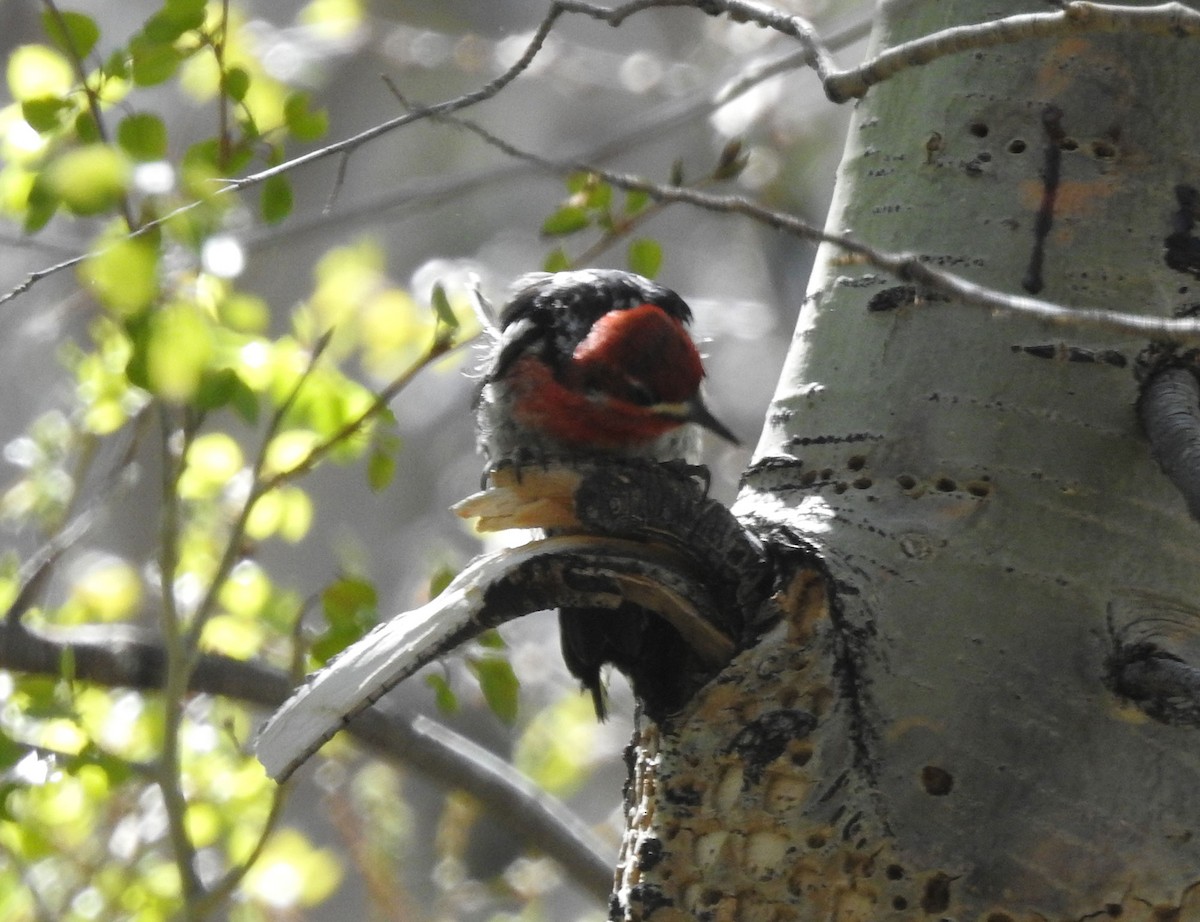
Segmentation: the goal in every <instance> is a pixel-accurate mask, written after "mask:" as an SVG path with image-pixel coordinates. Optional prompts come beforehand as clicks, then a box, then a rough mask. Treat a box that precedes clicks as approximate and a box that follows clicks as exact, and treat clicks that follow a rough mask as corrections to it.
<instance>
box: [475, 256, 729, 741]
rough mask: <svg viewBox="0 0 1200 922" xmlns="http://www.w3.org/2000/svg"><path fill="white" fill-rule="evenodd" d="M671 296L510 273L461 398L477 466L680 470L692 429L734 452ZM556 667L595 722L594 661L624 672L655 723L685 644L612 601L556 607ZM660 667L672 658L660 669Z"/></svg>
mask: <svg viewBox="0 0 1200 922" xmlns="http://www.w3.org/2000/svg"><path fill="white" fill-rule="evenodd" d="M691 320H692V311H691V308H689V307H688V305H687V303H686V302H685V301H684V300H683V299H682V298H681V297H680V296H679V295H678V294H676V293H675V292H674V291H672V290H671V289H669V288H666V287H664V286H662V285H660V284H658V283H656V282H653V281H651V280H649V279H647V278H644V277H642V276H640V275H636V274H634V273H632V272H625V271H621V270H614V269H579V270H573V271H564V272H555V273H546V272H536V273H529V274H527V275H523V276H521V277H520V278H518V279H517V280H516V281H515V282H514V284H513V288H512V293H511V295H510V297H509V299H508V301H507V303H506V304H505V305H504V307H503V308H502V310H501V311H500V313H499V316H498V318H497V321H496V323H495V325H494V329H493V331H492V332H493V336H492V341H491V344H490V347H489V348H488V349H487V352H486V354H485V356H484V358H483V361H482V362H481V367H480V373H479V378H480V385H479V389H478V392H477V395H476V399H475V410H476V423H477V429H478V435H479V446H480V449H481V451H482V453H483V454H484V455H485V457H486V459H487V462H486V463H487V467H486V470H485V475H484V476H485V480H486V478H487V476H488V472H490V471H493V470H496V469H498V468H499V467H500V466H502V465H505V464H514V465H516V466H517V468H518V472H519V469H520V466H522V465H525V464H529V463H542V464H549V463H552V462H557V463H564V464H570V463H571V462H572V461H580V460H582V461H587V460H593V459H598V458H615V459H644V460H651V461H657V462H665V463H674V464H683V465H691V464H694V463H695V461H696V459H697V452H698V448H699V439H698V433H697V432H696V428H697V427H699V428H703V429H707V430H709V431H710V432H712V433H714V434H716V435H717V436H719V437H720V438H722V439H724V440H726V441H728V442H730V443H732V444H734V445H737V444H738V439H737V436H735V435H734V433H733V432H732V430H730V429H729V428H728V427H727V426H725V424H724V423H722V422H720V421H719V420H718V419H717V418H716V417H715V416H714V415H713V413H712V412H711V411H710V410H709V408H708V406H707V405H706V403H705V402H704V398H703V395H702V393H701V382H702V380H703V378H704V376H705V372H704V364H703V360H702V358H701V355H700V352H699V350H698V349H697V347H696V344H695V342H694V341H693V340H692V337H691V336H690V335H689V333H688V330H687V327H688V325H689V324H690V323H691ZM559 624H560V633H561V644H562V654H563V659H564V661H565V663H566V666H567V669H568V671H569V672H570V673H571V674H572V675H573V676H574V677H575V678H576V679H577V680H578V681H579V682H580V684H581V686H582V688H583V689H584V690H585V691H588V692H590V693H591V697H592V703H593V706H594V709H595V711H596V716H597V718H599V719H600V720H604V719H605V717H606V716H607V706H606V698H605V690H604V683H603V679H602V676H601V673H602V669H603V667H604V666H605V665H606V664H611V665H613V666H614V667H616V668H617V669H619V670H620V671H621V672H623V673H625V674H626V675H627V676H628V677H629V678H630V682H631V684H632V686H633V690H634V693H635V695H636V696H637V697H638V699H639V700H640V701H641V703H642V706H643V709H644V710H645V711H646V713H648V714H649V715H650V716H652V717H660V716H662V715H664V714H666V713H668V712H670V711H672V710H675V709H678V707H679V706H680V705H682V704H683V703H684V702H685V701H686V699H687V696H688V694H689V689H688V687H687V685H686V682H685V681H684V679H683V677H682V675H681V673H682V672H683V671H684V669H683V667H684V666H685V665H686V662H685V661H686V657H687V656H688V650H687V648H686V645H683V643H682V639H681V638H679V636H678V634H677V633H676V632H675V630H674V628H672V627H671V626H670V625H668V624H667V623H666V622H665V621H663V620H662V619H661V618H660V617H658V616H655V615H652V614H650V613H648V612H646V611H645V610H643V609H641V608H639V607H637V606H636V605H634V604H632V603H629V602H624V603H622V604H621V605H620V606H619V607H618V608H616V609H611V610H603V611H599V610H597V611H589V610H578V609H562V610H560V612H559ZM671 660H675V661H676V662H674V663H672V662H671Z"/></svg>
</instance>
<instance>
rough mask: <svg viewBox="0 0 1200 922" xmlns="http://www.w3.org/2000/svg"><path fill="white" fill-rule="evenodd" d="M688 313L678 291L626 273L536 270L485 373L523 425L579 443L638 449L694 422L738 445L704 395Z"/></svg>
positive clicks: (509, 311) (507, 316)
mask: <svg viewBox="0 0 1200 922" xmlns="http://www.w3.org/2000/svg"><path fill="white" fill-rule="evenodd" d="M690 319H691V311H690V310H689V309H688V307H687V305H686V304H685V303H684V302H683V300H682V299H681V298H679V296H678V295H676V294H675V293H674V292H672V291H670V290H669V289H666V288H663V287H661V286H659V285H656V284H654V283H653V282H650V281H648V280H646V279H643V278H641V277H639V276H635V275H632V274H630V273H626V272H615V271H601V270H583V271H580V272H569V273H558V274H557V275H552V276H547V275H540V276H532V277H530V280H529V282H528V283H527V285H526V287H525V288H523V289H522V290H521V291H520V292H519V293H518V294H517V296H516V297H514V299H513V301H512V302H511V303H510V304H509V305H508V307H507V308H506V309H505V311H504V313H503V314H502V316H501V324H502V337H501V342H500V346H499V348H498V349H497V351H496V354H495V356H494V358H493V367H492V368H491V370H490V371H489V373H488V379H489V381H496V382H500V385H501V386H502V387H504V388H505V389H506V392H507V394H508V396H509V397H510V398H511V402H510V403H509V404H508V412H510V413H511V415H512V418H513V420H514V422H516V423H517V424H518V425H519V426H520V427H521V428H522V429H524V430H525V431H526V432H529V433H530V434H531V435H532V436H534V437H540V438H544V439H548V440H549V441H551V442H555V443H559V444H561V445H564V446H566V447H567V448H570V449H573V450H583V451H593V450H596V451H604V452H622V453H638V452H639V451H640V450H641V449H642V448H643V447H644V446H650V445H651V444H652V443H654V442H655V441H656V440H657V439H659V438H660V437H662V436H664V435H666V434H667V433H669V432H671V431H672V430H674V429H677V428H678V427H679V426H681V425H683V424H684V423H689V422H692V423H696V424H698V425H700V426H704V427H705V428H708V429H710V430H711V431H713V432H715V433H717V434H718V435H720V436H721V437H722V438H725V439H728V440H729V441H731V442H734V443H735V444H736V442H737V439H736V438H735V436H734V435H733V433H732V432H730V431H729V430H728V429H727V428H726V427H725V426H723V425H722V424H721V423H720V422H719V421H718V420H717V419H716V418H715V417H714V416H713V415H712V414H711V413H710V412H709V411H708V409H707V407H705V405H704V403H703V401H702V400H701V397H700V381H701V379H702V378H703V377H704V366H703V364H702V362H701V360H700V353H699V352H698V351H697V349H696V346H695V344H694V343H693V342H692V339H691V337H690V336H689V335H688V332H687V330H686V328H685V326H684V324H685V323H686V322H687V321H688V320H690ZM543 447H546V446H543Z"/></svg>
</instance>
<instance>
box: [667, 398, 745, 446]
mask: <svg viewBox="0 0 1200 922" xmlns="http://www.w3.org/2000/svg"><path fill="white" fill-rule="evenodd" d="M648 409H650V410H651V411H653V412H655V413H657V414H658V415H660V416H670V417H672V418H674V419H677V420H679V421H680V422H685V423H695V424H696V425H697V426H703V427H704V428H705V429H707V430H708V431H709V432H715V433H716V434H717V435H719V436H720V437H721V438H723V439H724V440H725V441H727V442H729V443H730V444H732V445H741V444H742V442H741V440H740V439H739V438H738V437H737V436H736V435H734V434H733V432H731V431H730V429H729V428H728V427H727V426H726V425H725V424H724V423H723V422H721V421H720V420H719V419H717V418H716V417H715V416H713V415H712V411H711V410H709V408H708V407H706V406H705V405H704V400H703V398H701V396H700V395H699V394H697V395H696V396H695V397H693V398H692V399H691V400H687V401H684V402H682V403H659V404H655V405H654V406H652V407H649V408H648Z"/></svg>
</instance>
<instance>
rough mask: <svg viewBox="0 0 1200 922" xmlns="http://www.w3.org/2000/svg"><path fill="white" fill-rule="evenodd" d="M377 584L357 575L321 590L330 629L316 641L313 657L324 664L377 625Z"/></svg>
mask: <svg viewBox="0 0 1200 922" xmlns="http://www.w3.org/2000/svg"><path fill="white" fill-rule="evenodd" d="M377 604H378V600H377V596H376V593H375V587H374V586H373V585H371V584H370V583H368V582H367V581H366V580H363V579H358V578H357V577H349V576H348V577H343V578H342V579H339V580H337V581H336V582H333V583H331V584H330V585H329V586H327V587H326V588H325V591H324V592H322V593H321V607H322V610H323V611H324V614H325V621H326V623H327V624H328V625H329V627H328V629H327V630H326V631H325V633H324V634H322V635H321V636H320V637H318V638H317V639H316V641H314V642H313V645H312V651H311V652H312V656H313V658H314V659H315V660H316V661H317V662H318V663H320V664H321V665H324V664H325V663H327V662H329V660H330V659H332V658H333V657H334V656H336V655H337V654H338V653H341V652H342V651H343V650H344V649H346V647H348V646H350V644H352V643H354V641H356V640H358V639H359V638H360V637H362V636H363V634H365V633H366V632H367V631H369V630H370V629H371V628H372V627H374V625H375V623H376V621H377V620H378V613H377V609H376V606H377Z"/></svg>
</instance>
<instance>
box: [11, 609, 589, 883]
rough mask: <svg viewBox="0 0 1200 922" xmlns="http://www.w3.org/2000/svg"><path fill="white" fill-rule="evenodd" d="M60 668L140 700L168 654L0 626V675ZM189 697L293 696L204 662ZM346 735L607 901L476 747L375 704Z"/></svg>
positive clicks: (562, 814) (569, 830) (233, 667)
mask: <svg viewBox="0 0 1200 922" xmlns="http://www.w3.org/2000/svg"><path fill="white" fill-rule="evenodd" d="M64 659H70V660H71V662H73V663H74V675H75V678H76V679H77V680H80V681H85V682H94V683H96V684H97V685H101V686H105V687H110V688H116V687H122V688H135V689H141V690H144V691H159V690H161V689H162V686H163V680H164V673H165V669H166V651H165V650H164V649H163V647H162V645H161V644H160V643H158V642H156V640H154V639H153V638H152V636H151V635H150V634H149V633H148V632H144V631H140V630H131V629H123V628H121V627H120V626H117V625H103V626H96V625H88V626H84V627H78V628H69V629H60V630H57V631H55V632H54V633H52V634H50V633H46V634H42V633H34V632H32V631H29V630H26V629H25V628H23V627H21V626H20V625H8V624H3V623H0V668H4V669H12V670H17V671H20V672H25V673H28V674H31V675H44V676H52V677H56V676H58V675H60V674H61V670H62V663H63V660H64ZM187 690H188V691H189V692H201V693H206V694H212V695H221V696H224V697H228V698H233V699H236V700H239V701H242V702H244V703H246V704H250V705H254V706H257V707H261V708H264V709H266V710H274V709H275V708H277V707H279V705H281V704H282V703H283V702H284V701H285V700H286V699H287V698H288V696H289V695H290V694H291V693H292V682H291V680H290V679H289V677H288V676H287V675H286V674H285V673H284V672H282V671H281V670H278V669H272V668H270V667H267V666H264V665H262V664H261V663H253V662H245V661H242V660H236V659H232V658H230V657H226V656H221V655H218V654H204V655H202V656H201V657H200V658H199V659H198V660H197V661H196V666H195V669H193V670H192V673H191V675H190V677H189V681H188V686H187ZM347 731H348V732H349V733H350V734H351V735H352V736H354V737H355V738H356V739H358V740H359V742H361V743H363V744H364V745H365V746H366V747H368V748H369V749H371V750H372V751H373V752H374V753H375V754H376V755H378V756H381V757H383V758H385V759H387V760H389V761H391V762H393V763H395V764H398V765H404V766H406V767H409V768H412V769H415V770H416V771H419V772H421V773H422V774H424V775H425V776H427V777H428V778H430V779H431V780H433V781H434V782H436V783H438V784H441V785H444V786H446V787H448V788H461V789H462V790H465V791H467V792H468V793H470V794H473V795H474V796H475V797H478V798H479V799H480V800H481V801H482V802H483V803H484V805H485V807H486V809H487V810H488V812H489V813H490V814H492V815H494V816H496V817H497V818H499V820H500V821H501V822H502V823H504V824H506V826H507V827H508V828H510V829H512V830H513V831H514V832H515V833H516V834H517V835H519V836H521V838H522V839H523V840H524V841H525V842H526V843H527V844H528V845H529V846H530V847H533V848H537V849H538V850H539V851H542V852H544V853H545V854H547V855H550V856H552V857H553V858H554V859H555V860H556V861H558V862H559V863H560V864H561V865H562V866H563V868H564V870H566V872H567V873H568V874H569V875H570V876H571V878H572V879H573V880H574V882H575V883H576V884H577V885H578V886H579V887H580V888H581V889H582V890H584V891H586V892H588V893H590V894H591V895H593V896H594V897H595V898H596V899H597V900H598V901H603V900H604V899H605V898H607V896H608V891H609V889H610V887H611V883H612V857H611V856H610V855H608V854H607V849H605V847H604V846H603V845H602V844H601V843H599V842H598V841H597V839H596V837H595V835H594V834H593V833H592V832H591V831H590V830H589V829H587V828H586V827H583V826H582V825H581V824H580V823H579V820H578V819H577V818H576V817H575V816H574V814H572V813H571V812H570V811H569V810H568V809H567V808H566V807H565V806H564V805H563V804H562V803H561V802H560V801H558V800H556V799H554V798H552V797H549V796H548V795H546V794H545V793H544V792H542V791H538V790H536V789H530V787H529V785H528V782H527V781H526V780H525V779H524V778H521V777H520V776H518V775H517V774H516V773H515V772H514V770H513V769H512V767H511V766H509V765H506V764H504V763H501V762H487V761H486V760H480V759H479V758H477V753H476V750H475V749H474V748H473V745H472V744H469V743H468V742H467V741H465V740H463V738H461V737H458V736H457V735H456V734H453V733H452V731H449V730H447V729H444V728H440V727H438V726H437V725H436V724H433V722H432V721H427V720H422V719H414V718H412V717H411V716H408V715H404V714H400V713H398V712H396V711H395V710H394V709H391V708H387V707H384V706H381V705H376V706H374V707H372V708H370V709H368V710H367V711H366V712H364V713H363V714H362V715H360V716H359V717H358V718H357V719H356V720H354V721H353V722H352V723H351V724H350V725H349V726H348V727H347Z"/></svg>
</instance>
